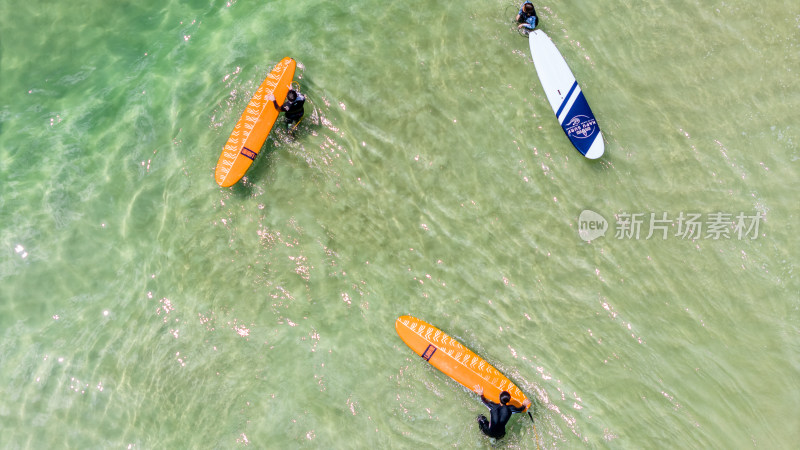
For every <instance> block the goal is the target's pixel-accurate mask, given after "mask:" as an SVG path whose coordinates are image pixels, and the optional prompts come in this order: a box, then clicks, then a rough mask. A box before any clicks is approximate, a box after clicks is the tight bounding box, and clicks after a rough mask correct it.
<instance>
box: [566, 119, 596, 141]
mask: <svg viewBox="0 0 800 450" xmlns="http://www.w3.org/2000/svg"><path fill="white" fill-rule="evenodd" d="M564 131H566V132H567V136H569V137H570V138H576V139H586V138H588V137H589V136H593V135H594V133H595V132H596V131H597V121H596V120H595V119H594V117H589V116H585V115H583V114H578V115H577V116H575V117H573V118H572V119H570V120H569V122H568V123H567V126H566V127H565V128H564Z"/></svg>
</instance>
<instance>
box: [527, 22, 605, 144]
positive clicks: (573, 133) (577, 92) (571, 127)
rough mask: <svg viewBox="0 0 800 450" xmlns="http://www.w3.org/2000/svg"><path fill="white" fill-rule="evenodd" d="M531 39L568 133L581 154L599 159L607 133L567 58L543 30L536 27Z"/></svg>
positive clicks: (545, 85)
mask: <svg viewBox="0 0 800 450" xmlns="http://www.w3.org/2000/svg"><path fill="white" fill-rule="evenodd" d="M528 42H529V43H530V46H531V56H533V65H534V66H536V73H537V74H538V75H539V80H540V81H541V82H542V87H543V88H544V93H545V95H547V100H548V101H549V102H550V107H551V108H553V112H555V113H556V118H558V123H559V124H561V128H563V129H564V133H566V134H567V137H568V138H569V140H570V141H571V142H572V145H574V146H575V148H576V149H578V151H579V152H581V154H583V155H584V156H586V157H587V158H589V159H597V158H599V157H600V156H602V155H603V151H604V150H605V144H604V143H603V133H601V132H600V126H599V125H597V120H596V119H595V118H594V114H592V110H591V108H589V103H588V102H587V101H586V98H585V97H584V96H583V92H582V91H581V87H580V86H579V85H578V82H577V81H575V76H574V75H572V71H571V70H569V66H568V65H567V62H566V61H564V57H563V56H561V53H559V51H558V49H557V48H556V46H555V44H553V41H552V40H550V37H549V36H547V35H546V34H545V32H544V31H542V30H533V31H532V32H531V33H530V34H529V35H528Z"/></svg>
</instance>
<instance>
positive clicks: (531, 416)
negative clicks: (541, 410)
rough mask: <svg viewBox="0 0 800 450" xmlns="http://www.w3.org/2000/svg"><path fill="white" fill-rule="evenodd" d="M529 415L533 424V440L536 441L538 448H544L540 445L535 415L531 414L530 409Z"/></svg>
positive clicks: (539, 449)
mask: <svg viewBox="0 0 800 450" xmlns="http://www.w3.org/2000/svg"><path fill="white" fill-rule="evenodd" d="M528 417H530V418H531V423H532V424H533V440H534V441H536V449H537V450H542V449H541V447H539V433H538V432H537V431H536V422H535V421H534V420H533V415H531V412H530V411H528Z"/></svg>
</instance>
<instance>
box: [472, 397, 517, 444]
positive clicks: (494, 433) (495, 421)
mask: <svg viewBox="0 0 800 450" xmlns="http://www.w3.org/2000/svg"><path fill="white" fill-rule="evenodd" d="M481 401H482V402H483V404H484V405H486V407H487V408H489V411H491V417H492V419H491V421H489V420H486V417H484V416H483V415H480V416H478V424H480V427H481V431H483V434H485V435H487V436H489V437H493V438H496V439H500V438H501V437H503V436H505V435H506V423H508V419H510V418H511V415H512V414H514V413H518V412H522V411H525V407H524V406H520V407H516V406H513V405H509V404H505V405H501V404H499V403H494V402H492V401H490V400H488V399H487V398H486V397H484V396H483V395H481Z"/></svg>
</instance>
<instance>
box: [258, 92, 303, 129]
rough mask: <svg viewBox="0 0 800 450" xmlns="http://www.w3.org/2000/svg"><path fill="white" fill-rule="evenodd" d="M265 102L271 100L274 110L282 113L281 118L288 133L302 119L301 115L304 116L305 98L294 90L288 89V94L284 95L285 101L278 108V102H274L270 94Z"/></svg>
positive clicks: (273, 97)
mask: <svg viewBox="0 0 800 450" xmlns="http://www.w3.org/2000/svg"><path fill="white" fill-rule="evenodd" d="M267 100H272V105H273V106H275V109H277V110H278V111H283V113H284V115H283V117H284V119H285V120H286V128H287V129H289V130H290V131H291V130H294V127H296V126H297V124H299V123H300V120H302V119H303V114H305V110H304V109H303V103H305V102H306V97H305V96H304V95H303V94H301V93H299V92H297V91H295V90H294V89H289V92H288V93H287V94H286V101H285V102H283V105H280V106H279V105H278V102H276V101H275V96H274V95H272V94H270V95H269V97H267Z"/></svg>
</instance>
